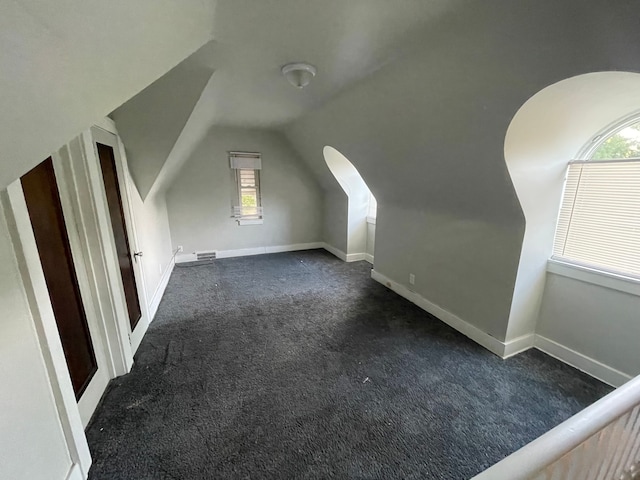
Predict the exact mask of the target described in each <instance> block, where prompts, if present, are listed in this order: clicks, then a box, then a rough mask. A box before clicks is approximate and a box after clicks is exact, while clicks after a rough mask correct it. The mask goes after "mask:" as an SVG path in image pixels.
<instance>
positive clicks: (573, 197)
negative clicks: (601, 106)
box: [553, 159, 640, 278]
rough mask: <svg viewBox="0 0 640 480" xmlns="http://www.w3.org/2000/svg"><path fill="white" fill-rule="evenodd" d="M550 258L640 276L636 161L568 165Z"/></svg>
mask: <svg viewBox="0 0 640 480" xmlns="http://www.w3.org/2000/svg"><path fill="white" fill-rule="evenodd" d="M553 256H554V257H555V258H559V259H563V260H568V261H572V262H576V263H580V264H584V265H589V266H594V267H598V268H600V269H602V270H607V271H611V272H615V273H621V274H624V275H629V276H634V277H638V278H640V160H637V159H634V160H611V161H575V162H571V163H570V164H569V170H568V172H567V180H566V185H565V192H564V197H563V200H562V205H561V207H560V215H559V217H558V226H557V229H556V237H555V242H554V246H553Z"/></svg>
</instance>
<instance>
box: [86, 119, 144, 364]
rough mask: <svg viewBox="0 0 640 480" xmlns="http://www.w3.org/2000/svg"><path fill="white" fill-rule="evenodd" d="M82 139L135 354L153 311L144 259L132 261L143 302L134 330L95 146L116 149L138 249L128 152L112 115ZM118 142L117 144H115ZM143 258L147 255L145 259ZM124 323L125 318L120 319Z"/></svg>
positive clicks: (129, 226)
mask: <svg viewBox="0 0 640 480" xmlns="http://www.w3.org/2000/svg"><path fill="white" fill-rule="evenodd" d="M82 139H83V143H84V148H85V151H86V153H87V154H86V159H87V166H88V169H89V173H90V179H91V186H92V189H93V191H94V194H95V197H96V199H98V198H99V201H97V202H96V203H97V207H98V210H99V217H100V224H101V228H100V230H101V235H102V238H103V243H104V244H105V245H108V250H109V251H108V253H107V254H108V255H109V256H110V258H111V259H113V260H112V262H110V263H113V266H114V267H115V269H116V270H117V272H116V273H117V276H116V277H114V281H115V282H116V283H117V285H113V284H112V287H114V288H115V289H117V291H118V292H119V295H120V296H121V299H122V302H124V303H123V306H124V313H122V314H121V315H122V317H121V319H125V321H126V322H125V323H126V326H125V327H124V328H125V331H127V332H128V335H129V342H130V345H131V350H132V353H133V354H135V352H136V350H137V349H138V347H139V346H140V342H142V338H143V337H144V334H145V333H146V331H147V329H148V327H149V323H150V319H151V316H150V311H149V302H148V299H147V289H146V281H145V276H144V270H143V269H142V264H141V263H142V262H141V261H138V262H133V270H134V276H135V280H136V285H137V287H138V288H137V290H138V299H139V302H140V309H141V311H142V317H141V318H140V320H139V321H138V324H137V325H136V328H135V329H134V330H133V331H131V327H130V325H129V321H128V320H129V316H128V313H127V309H126V300H125V296H124V288H123V286H122V279H121V276H120V275H121V274H120V270H119V268H117V254H116V246H115V241H114V239H113V227H112V225H111V218H110V216H109V207H108V205H107V199H106V193H105V187H104V182H103V179H102V171H101V167H100V159H99V157H98V152H97V149H96V142H100V143H102V144H105V145H110V146H112V147H113V149H114V153H117V154H116V155H115V163H116V173H117V175H118V183H119V186H120V195H121V201H122V207H123V208H122V209H123V213H124V217H125V219H124V220H125V226H126V229H127V235H128V237H129V249H130V251H131V252H137V251H139V250H140V248H139V246H140V242H139V237H138V234H137V231H136V224H135V221H134V213H133V206H132V205H131V196H132V194H133V192H132V187H131V181H130V180H129V174H128V172H129V170H128V166H127V159H126V158H127V157H126V154H125V149H124V144H123V143H122V140H121V139H120V137H119V136H118V132H117V130H116V128H115V123H113V121H111V120H110V119H105V120H104V121H102V122H101V123H100V124H99V125H95V126H93V127H92V128H91V129H90V130H89V131H87V132H85V133H83V134H82ZM114 143H115V144H114ZM142 261H144V257H143V259H142ZM120 323H121V324H122V322H120Z"/></svg>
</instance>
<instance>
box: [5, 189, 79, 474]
mask: <svg viewBox="0 0 640 480" xmlns="http://www.w3.org/2000/svg"><path fill="white" fill-rule="evenodd" d="M0 196H1V199H2V205H3V207H4V208H3V209H4V212H5V215H6V218H7V223H8V225H9V231H10V235H11V239H12V242H13V245H14V251H15V255H16V258H17V261H18V266H19V269H20V275H21V277H22V283H23V286H24V291H25V293H26V296H27V301H28V303H29V308H30V310H31V315H32V317H33V324H34V327H35V330H36V335H37V338H38V343H39V344H40V351H41V353H42V358H43V359H44V364H45V368H46V371H47V376H48V377H49V384H50V385H51V391H52V393H53V397H54V400H55V405H56V409H57V410H58V416H59V419H60V424H61V425H62V430H63V432H64V437H65V441H66V444H67V448H68V451H69V456H70V457H71V461H72V462H73V463H74V464H77V465H79V467H80V469H81V470H82V473H83V474H84V476H85V477H86V476H87V475H88V474H89V468H90V467H91V453H90V452H89V445H88V443H87V438H86V436H85V433H84V427H83V425H82V419H81V418H80V410H79V409H78V404H77V402H76V396H75V393H74V391H73V385H72V384H71V377H70V375H69V370H68V368H67V361H66V359H65V356H64V351H63V349H62V342H61V341H60V335H59V333H58V326H57V323H56V319H55V316H54V314H53V308H52V307H51V300H50V299H49V290H48V288H47V284H46V281H45V278H44V273H43V271H42V265H41V264H40V257H39V255H38V247H37V246H36V240H35V237H34V235H33V230H32V229H31V219H30V217H29V211H28V209H27V204H26V201H25V198H24V193H23V191H22V185H21V184H20V179H18V180H15V181H14V182H13V183H12V184H10V185H9V186H8V187H7V190H6V192H2V193H1V194H0Z"/></svg>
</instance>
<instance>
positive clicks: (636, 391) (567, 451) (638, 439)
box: [473, 376, 640, 480]
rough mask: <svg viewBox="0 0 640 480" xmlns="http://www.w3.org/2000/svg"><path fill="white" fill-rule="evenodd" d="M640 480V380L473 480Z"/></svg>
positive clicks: (624, 387)
mask: <svg viewBox="0 0 640 480" xmlns="http://www.w3.org/2000/svg"><path fill="white" fill-rule="evenodd" d="M618 479H620V480H631V479H640V376H639V377H636V378H634V379H633V380H630V381H629V382H627V383H625V384H624V385H623V386H621V387H620V388H618V389H616V390H614V391H613V392H611V393H610V394H609V395H607V396H606V397H604V398H602V399H600V400H598V401H597V402H596V403H594V404H593V405H591V406H589V407H587V408H585V409H584V410H582V411H581V412H579V413H577V414H576V415H574V416H573V417H571V418H570V419H568V420H567V421H566V422H563V423H561V424H560V425H558V426H557V427H555V428H554V429H553V430H550V431H549V432H547V433H545V434H544V435H542V436H541V437H539V438H537V439H536V440H534V441H533V442H531V443H530V444H528V445H525V446H524V447H522V448H521V449H520V450H518V451H517V452H515V453H513V454H511V455H509V456H508V457H507V458H505V459H504V460H502V461H501V462H498V463H496V464H495V465H494V466H492V467H491V468H489V469H487V470H485V471H484V472H482V473H480V474H479V475H477V476H475V477H474V478H473V480H618Z"/></svg>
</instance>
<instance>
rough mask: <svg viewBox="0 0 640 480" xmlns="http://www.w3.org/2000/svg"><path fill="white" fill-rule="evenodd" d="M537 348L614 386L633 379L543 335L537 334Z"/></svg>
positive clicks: (535, 344)
mask: <svg viewBox="0 0 640 480" xmlns="http://www.w3.org/2000/svg"><path fill="white" fill-rule="evenodd" d="M534 346H535V348H537V349H538V350H540V351H542V352H544V353H546V354H547V355H550V356H552V357H554V358H556V359H558V360H560V361H561V362H564V363H566V364H568V365H571V366H572V367H574V368H577V369H578V370H580V371H582V372H584V373H586V374H587V375H591V376H592V377H594V378H597V379H598V380H600V381H601V382H604V383H606V384H609V385H611V386H612V387H619V386H620V385H622V384H624V383H626V382H627V381H629V380H631V378H632V377H631V375H627V374H626V373H623V372H621V371H619V370H616V369H615V368H612V367H609V366H608V365H605V364H603V363H601V362H599V361H597V360H595V359H593V358H590V357H587V356H586V355H584V354H582V353H579V352H576V351H575V350H572V349H570V348H569V347H566V346H564V345H561V344H559V343H558V342H554V341H553V340H550V339H548V338H546V337H543V336H542V335H536V336H535V342H534Z"/></svg>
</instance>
